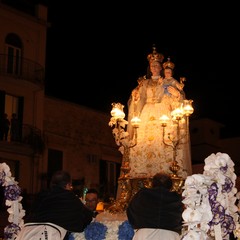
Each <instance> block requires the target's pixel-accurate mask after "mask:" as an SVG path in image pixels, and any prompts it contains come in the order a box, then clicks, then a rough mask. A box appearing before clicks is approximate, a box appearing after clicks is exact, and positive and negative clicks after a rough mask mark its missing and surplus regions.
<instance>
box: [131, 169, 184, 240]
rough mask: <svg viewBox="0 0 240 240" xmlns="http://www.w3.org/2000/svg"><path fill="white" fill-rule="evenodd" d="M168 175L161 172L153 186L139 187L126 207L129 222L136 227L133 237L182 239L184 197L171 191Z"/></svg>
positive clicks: (153, 180) (156, 176)
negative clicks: (180, 234) (180, 235)
mask: <svg viewBox="0 0 240 240" xmlns="http://www.w3.org/2000/svg"><path fill="white" fill-rule="evenodd" d="M171 188H172V180H171V178H170V176H169V175H166V174H162V173H158V174H156V175H155V176H154V177H153V179H152V188H143V189H140V190H139V191H138V192H137V193H136V194H135V195H134V196H133V198H132V200H131V201H130V203H129V205H128V208H127V216H128V220H129V223H130V224H131V225H132V227H133V228H134V229H137V231H136V233H135V235H134V238H133V239H134V240H140V239H149V240H150V239H151V240H153V239H168V240H170V239H173V240H175V239H180V237H179V233H180V232H181V228H182V212H183V204H182V197H181V195H180V194H178V193H177V192H173V191H171Z"/></svg>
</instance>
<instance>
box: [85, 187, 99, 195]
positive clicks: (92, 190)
mask: <svg viewBox="0 0 240 240" xmlns="http://www.w3.org/2000/svg"><path fill="white" fill-rule="evenodd" d="M88 193H95V194H97V197H98V191H97V189H95V188H89V189H88V190H87V192H86V194H88Z"/></svg>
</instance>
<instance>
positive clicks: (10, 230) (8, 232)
mask: <svg viewBox="0 0 240 240" xmlns="http://www.w3.org/2000/svg"><path fill="white" fill-rule="evenodd" d="M18 231H20V227H19V226H18V225H17V224H15V223H11V224H9V225H8V226H7V227H5V228H4V239H12V238H13V235H17V233H18Z"/></svg>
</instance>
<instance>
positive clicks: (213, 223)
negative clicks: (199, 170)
mask: <svg viewBox="0 0 240 240" xmlns="http://www.w3.org/2000/svg"><path fill="white" fill-rule="evenodd" d="M235 182H236V174H235V173H234V162H233V161H232V160H231V158H230V157H229V155H228V154H226V153H220V152H218V153H217V154H211V155H210V156H209V157H207V158H206V159H205V166H204V172H203V174H194V175H192V176H188V177H187V179H186V181H185V185H184V191H183V193H182V196H183V203H184V204H185V210H184V212H183V215H182V216H183V220H184V226H185V228H186V229H183V230H184V231H183V233H182V238H181V239H182V240H188V239H194V240H198V239H216V240H220V239H221V240H222V239H228V237H229V235H230V234H231V233H233V234H234V236H235V237H237V238H238V239H239V235H238V233H239V226H240V225H239V215H238V207H237V205H236V200H237V189H236V187H235Z"/></svg>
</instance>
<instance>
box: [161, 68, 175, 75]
mask: <svg viewBox="0 0 240 240" xmlns="http://www.w3.org/2000/svg"><path fill="white" fill-rule="evenodd" d="M163 73H164V77H165V78H171V77H172V76H173V70H172V68H170V67H166V68H164V71H163Z"/></svg>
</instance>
